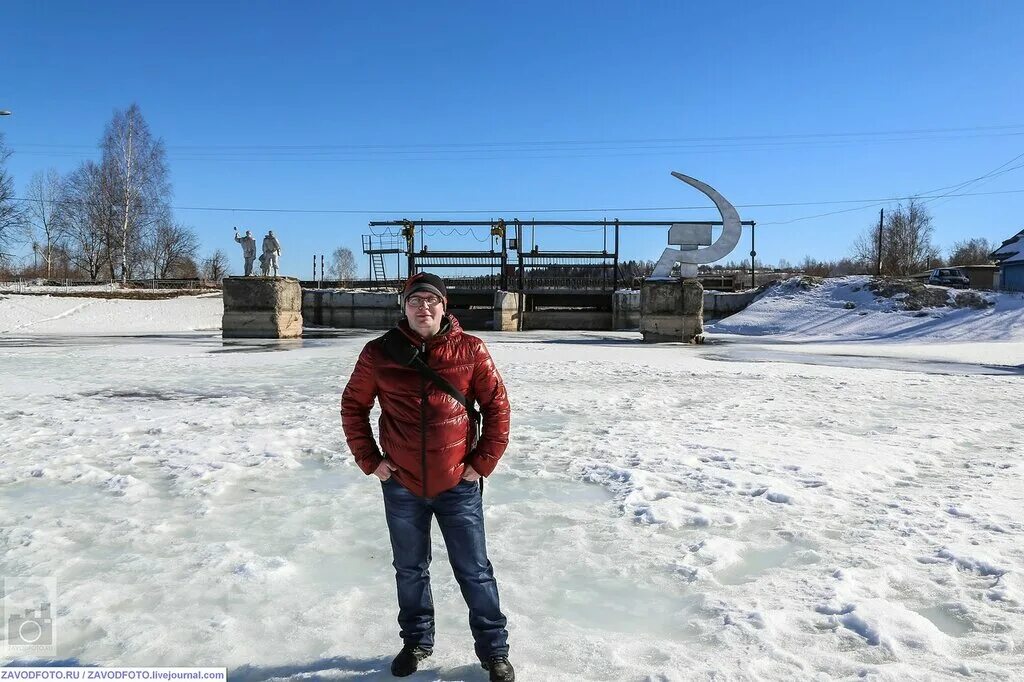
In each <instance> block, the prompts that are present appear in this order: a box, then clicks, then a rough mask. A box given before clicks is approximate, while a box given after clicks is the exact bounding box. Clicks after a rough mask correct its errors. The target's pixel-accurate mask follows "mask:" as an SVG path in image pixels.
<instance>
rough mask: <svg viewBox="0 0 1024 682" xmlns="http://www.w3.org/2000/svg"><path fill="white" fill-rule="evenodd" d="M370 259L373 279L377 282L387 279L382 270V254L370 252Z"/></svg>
mask: <svg viewBox="0 0 1024 682" xmlns="http://www.w3.org/2000/svg"><path fill="white" fill-rule="evenodd" d="M370 260H371V262H372V263H373V279H375V280H376V281H378V282H385V281H387V278H388V276H387V273H386V272H385V271H384V254H383V253H372V254H370Z"/></svg>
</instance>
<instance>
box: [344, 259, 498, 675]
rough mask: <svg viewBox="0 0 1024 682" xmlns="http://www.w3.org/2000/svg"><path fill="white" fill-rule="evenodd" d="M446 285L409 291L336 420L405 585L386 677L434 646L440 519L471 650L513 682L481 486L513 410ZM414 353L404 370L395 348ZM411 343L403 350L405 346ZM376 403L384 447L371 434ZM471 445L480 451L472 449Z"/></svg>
mask: <svg viewBox="0 0 1024 682" xmlns="http://www.w3.org/2000/svg"><path fill="white" fill-rule="evenodd" d="M447 303H448V292H447V289H446V288H445V285H444V282H443V281H442V280H441V278H440V277H438V276H436V275H432V274H430V273H419V274H416V275H413V276H412V277H410V278H409V281H408V282H407V283H406V285H405V289H404V290H403V292H402V306H403V310H404V312H405V317H404V319H402V320H401V321H400V322H399V324H398V329H397V331H396V330H392V331H391V332H389V333H388V334H386V335H385V336H382V337H380V338H377V339H374V340H373V341H371V342H369V343H368V344H366V346H365V347H364V348H363V350H362V352H361V353H360V354H359V359H358V360H357V361H356V366H355V368H354V369H353V370H352V377H351V378H350V379H349V382H348V385H347V386H346V387H345V392H344V393H343V395H342V398H341V421H342V426H343V428H344V430H345V438H346V440H347V441H348V447H349V449H350V450H351V451H352V454H353V456H354V457H355V460H356V463H357V464H358V465H359V468H360V469H362V470H363V472H364V473H366V474H373V475H375V476H376V477H377V478H379V479H380V481H381V488H382V489H383V495H384V511H385V515H386V517H387V523H388V531H389V533H390V536H391V549H392V553H393V554H394V562H393V565H394V567H395V577H396V581H397V583H398V608H399V611H398V623H399V625H400V627H401V633H400V634H401V637H402V640H403V643H404V644H403V647H402V650H401V652H399V654H398V655H397V656H396V657H395V659H394V661H392V663H391V673H392V674H393V675H395V676H396V677H404V676H406V675H410V674H412V673H413V672H415V671H416V669H417V666H418V663H419V661H421V660H423V659H424V658H426V657H427V656H429V655H430V654H431V653H432V651H433V646H434V601H433V597H432V596H431V592H430V570H429V567H430V524H431V518H432V517H434V516H436V517H437V524H438V526H440V528H441V535H442V536H443V537H444V542H445V546H446V547H447V549H448V559H449V561H450V562H451V565H452V570H453V571H454V573H455V579H456V580H457V581H458V583H459V587H460V588H461V590H462V596H463V597H464V598H465V600H466V604H467V605H468V606H469V625H470V629H471V630H472V632H473V640H474V642H475V645H474V648H475V650H476V655H477V657H478V658H479V659H480V663H481V665H482V666H483V667H484V669H486V670H489V671H490V679H491V680H492V681H493V680H498V681H500V682H508V681H510V680H514V679H515V673H514V671H513V669H512V665H511V664H510V663H509V661H508V631H507V630H506V629H505V626H506V623H507V621H506V618H505V616H504V615H503V614H502V612H501V609H500V607H499V603H498V585H497V582H496V581H495V579H494V570H493V568H492V566H491V562H490V561H489V560H488V559H487V546H486V541H485V536H484V517H483V499H482V484H481V485H480V487H478V485H477V481H478V480H479V479H480V477H481V476H488V475H490V473H491V472H492V471H494V468H495V467H496V466H497V464H498V460H499V459H500V458H501V455H502V454H503V453H504V452H505V448H506V446H507V445H508V430H509V404H508V397H507V396H506V394H505V385H504V384H503V383H502V380H501V375H500V374H498V370H497V369H496V368H495V366H494V362H493V361H492V360H491V355H490V353H488V351H487V347H486V346H485V345H484V342H483V341H482V340H481V339H479V338H477V337H475V336H470V335H469V334H465V333H463V331H462V328H461V327H460V326H459V321H458V320H457V319H455V317H454V316H452V315H449V314H447V312H446V308H447ZM396 341H397V342H398V343H399V344H400V345H401V346H402V347H403V349H404V350H405V351H408V353H409V354H410V355H409V356H408V357H406V358H403V357H402V356H401V355H399V356H398V358H399V359H401V360H403V361H402V362H399V359H395V358H396V351H395V349H394V347H393V346H391V345H389V344H393V343H395V342H396ZM406 344H407V345H406ZM413 349H415V352H416V354H418V358H419V359H421V360H423V361H424V362H426V365H427V366H428V367H429V368H430V369H431V370H433V371H434V372H436V373H437V374H438V375H440V377H441V378H442V379H443V380H444V381H447V382H448V383H449V384H450V385H451V387H454V388H455V389H456V390H457V391H458V392H459V393H461V394H462V395H463V396H465V398H466V402H467V404H469V405H473V404H474V402H477V403H479V404H480V412H481V413H482V415H483V431H482V433H481V435H480V438H479V439H476V437H475V436H476V433H477V428H476V421H475V419H473V418H472V417H471V416H470V414H469V413H468V412H467V410H466V407H465V406H464V405H463V404H462V403H460V402H459V401H458V400H456V399H455V398H454V397H453V396H452V395H450V393H449V392H447V391H445V390H444V389H442V388H441V387H440V386H439V385H438V384H437V383H436V382H435V381H433V380H431V379H428V378H427V377H426V376H425V375H424V374H423V373H422V372H421V371H419V370H417V369H416V368H415V366H414V365H410V364H406V362H405V361H406V360H408V359H409V358H411V355H412V354H414V353H413ZM374 399H377V400H378V401H379V402H380V408H381V415H380V422H379V426H380V448H378V447H377V443H376V442H375V441H374V439H373V432H372V431H371V429H370V419H369V415H370V410H371V409H372V407H373V402H374ZM474 441H475V444H474Z"/></svg>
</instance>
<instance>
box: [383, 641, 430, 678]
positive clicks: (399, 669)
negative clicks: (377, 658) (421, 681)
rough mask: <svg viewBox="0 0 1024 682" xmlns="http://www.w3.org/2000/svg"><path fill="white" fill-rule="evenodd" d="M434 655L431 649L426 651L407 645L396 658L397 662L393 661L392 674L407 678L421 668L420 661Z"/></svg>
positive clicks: (419, 647)
mask: <svg viewBox="0 0 1024 682" xmlns="http://www.w3.org/2000/svg"><path fill="white" fill-rule="evenodd" d="M432 653H434V652H433V650H431V649H424V648H423V647H421V646H416V645H415V644H413V645H409V644H407V645H405V646H404V647H402V650H401V651H399V652H398V655H397V656H395V660H393V661H391V674H392V675H394V676H395V677H405V676H406V675H412V674H413V673H414V672H416V668H417V667H418V666H419V664H420V661H422V660H423V659H424V658H426V657H427V656H429V655H430V654H432Z"/></svg>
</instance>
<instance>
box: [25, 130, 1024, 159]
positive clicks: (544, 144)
mask: <svg viewBox="0 0 1024 682" xmlns="http://www.w3.org/2000/svg"><path fill="white" fill-rule="evenodd" d="M1022 129H1024V124H1012V125H995V126H966V127H959V128H917V129H901V130H878V131H855V132H828V133H790V134H783V135H728V136H713V137H708V136H705V137H667V138H635V139H628V138H627V139H592V140H540V141H520V142H440V143H403V144H334V143H319V144H301V145H264V144H256V145H247V144H238V145H232V144H228V145H222V144H207V145H168V146H167V149H168V150H181V151H193V152H194V151H205V150H240V151H249V150H253V151H261V152H262V151H283V152H294V151H301V152H308V151H317V150H358V151H389V152H395V151H399V152H402V151H409V150H420V151H443V150H459V151H465V150H473V149H484V150H488V151H493V150H495V149H498V150H502V151H508V150H516V149H519V150H527V151H529V150H531V149H533V148H541V149H544V150H546V149H548V148H550V147H553V146H592V145H616V146H620V145H639V144H644V145H648V144H654V145H670V144H680V143H708V142H711V143H722V142H741V143H749V142H768V141H794V140H796V141H799V140H825V139H835V138H844V137H850V138H864V137H888V138H892V137H899V136H908V135H913V136H919V135H949V134H952V133H978V132H984V133H985V134H987V135H1019V134H1022V132H1014V131H1022ZM912 139H916V138H912ZM19 146H21V147H34V148H42V149H93V148H94V145H84V144H54V143H31V142H28V143H22V144H20V145H19Z"/></svg>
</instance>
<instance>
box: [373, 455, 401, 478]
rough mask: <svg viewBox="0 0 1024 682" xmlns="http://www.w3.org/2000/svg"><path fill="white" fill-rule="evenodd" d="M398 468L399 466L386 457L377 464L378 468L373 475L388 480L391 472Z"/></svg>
mask: <svg viewBox="0 0 1024 682" xmlns="http://www.w3.org/2000/svg"><path fill="white" fill-rule="evenodd" d="M397 468H398V467H396V466H395V465H394V464H392V463H391V462H389V461H388V460H386V459H385V460H383V461H382V462H381V463H380V464H378V465H377V469H376V470H375V471H374V472H373V475H374V476H376V477H377V478H379V479H380V480H382V481H386V480H388V479H389V478H391V472H392V471H394V470H395V469H397Z"/></svg>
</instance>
